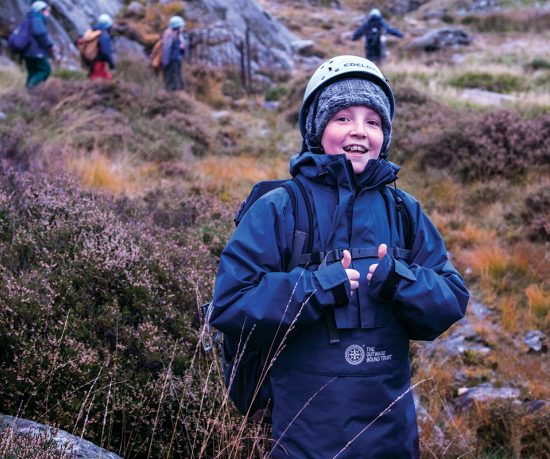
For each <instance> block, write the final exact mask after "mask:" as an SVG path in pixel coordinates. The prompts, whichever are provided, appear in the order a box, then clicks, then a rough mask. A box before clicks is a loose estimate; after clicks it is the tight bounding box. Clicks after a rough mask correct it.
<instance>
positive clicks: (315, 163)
mask: <svg viewBox="0 0 550 459" xmlns="http://www.w3.org/2000/svg"><path fill="white" fill-rule="evenodd" d="M399 169H400V168H399V166H397V165H396V164H393V163H391V162H390V161H388V160H386V159H377V160H375V161H369V162H368V163H367V166H366V167H365V170H364V171H363V172H361V173H360V174H358V175H356V174H355V173H354V172H353V167H352V165H351V162H350V161H348V160H347V159H346V155H325V154H316V153H311V152H304V153H300V154H297V155H294V156H293V157H292V158H291V160H290V173H291V175H292V176H295V175H297V174H298V173H300V174H302V175H304V176H305V177H308V178H309V179H311V180H313V181H316V182H321V183H324V184H326V185H330V186H335V185H338V184H339V185H344V186H348V187H352V188H355V189H372V188H377V187H380V186H383V185H386V184H387V183H391V182H393V181H394V180H396V179H397V173H398V172H399Z"/></svg>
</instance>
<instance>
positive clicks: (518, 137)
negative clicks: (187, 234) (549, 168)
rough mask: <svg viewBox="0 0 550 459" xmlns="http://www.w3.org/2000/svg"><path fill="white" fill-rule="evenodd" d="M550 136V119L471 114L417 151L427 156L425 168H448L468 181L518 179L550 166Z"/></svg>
mask: <svg viewBox="0 0 550 459" xmlns="http://www.w3.org/2000/svg"><path fill="white" fill-rule="evenodd" d="M549 135H550V116H548V115H543V116H540V117H538V118H535V119H533V120H525V119H522V118H521V117H520V116H519V115H518V114H517V113H515V112H512V111H506V110H499V111H493V112H487V113H481V114H477V113H470V114H469V116H467V117H463V118H461V119H460V120H459V122H458V123H456V124H453V125H450V124H446V125H443V126H441V127H440V131H439V132H438V133H436V134H434V135H432V136H431V138H424V139H422V140H421V142H420V145H419V146H418V147H417V148H419V149H420V150H421V151H423V152H424V154H423V156H422V158H421V164H422V165H423V166H424V167H435V168H447V169H448V170H451V171H453V172H455V173H457V174H458V175H459V176H460V177H462V179H463V180H464V181H473V180H478V179H482V178H487V177H492V176H501V177H506V178H514V177H517V176H518V175H520V174H522V173H523V172H524V171H525V170H526V169H528V168H535V167H538V166H544V165H545V164H548V162H549V160H550V140H549V137H548V136H549Z"/></svg>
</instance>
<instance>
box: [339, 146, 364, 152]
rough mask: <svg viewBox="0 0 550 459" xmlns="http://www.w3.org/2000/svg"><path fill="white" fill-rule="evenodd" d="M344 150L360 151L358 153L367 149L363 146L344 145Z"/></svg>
mask: <svg viewBox="0 0 550 459" xmlns="http://www.w3.org/2000/svg"><path fill="white" fill-rule="evenodd" d="M344 151H348V152H351V151H357V152H360V153H364V152H365V151H367V149H366V148H365V147H361V146H359V145H351V146H349V147H344Z"/></svg>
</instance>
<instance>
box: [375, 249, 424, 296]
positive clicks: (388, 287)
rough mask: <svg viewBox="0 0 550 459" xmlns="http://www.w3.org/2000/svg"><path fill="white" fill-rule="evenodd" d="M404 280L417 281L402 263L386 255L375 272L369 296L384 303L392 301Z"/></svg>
mask: <svg viewBox="0 0 550 459" xmlns="http://www.w3.org/2000/svg"><path fill="white" fill-rule="evenodd" d="M402 279H406V280H409V281H416V276H415V275H414V273H413V272H412V271H411V270H410V269H409V268H408V267H407V266H406V265H404V264H403V263H402V262H400V261H399V260H396V259H394V258H392V257H390V256H389V255H386V256H385V257H384V258H383V259H382V260H381V261H380V263H378V267H377V268H376V270H375V271H374V275H373V276H372V279H371V281H370V283H369V294H370V295H371V296H373V297H375V298H380V299H382V300H384V301H391V300H393V297H394V296H395V292H396V291H397V287H398V286H399V283H400V282H401V280H402Z"/></svg>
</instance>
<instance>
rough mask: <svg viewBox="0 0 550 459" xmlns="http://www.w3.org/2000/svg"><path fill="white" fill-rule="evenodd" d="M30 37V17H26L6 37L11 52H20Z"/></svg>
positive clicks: (29, 40)
mask: <svg viewBox="0 0 550 459" xmlns="http://www.w3.org/2000/svg"><path fill="white" fill-rule="evenodd" d="M31 39H32V19H31V18H29V17H27V18H25V19H24V20H23V22H22V23H21V24H19V25H18V26H17V27H16V28H15V29H14V30H13V31H12V32H11V33H10V35H9V37H8V46H9V47H10V49H11V50H12V51H13V52H16V53H22V52H23V51H24V50H25V48H26V47H27V46H28V45H29V43H30V42H31Z"/></svg>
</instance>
